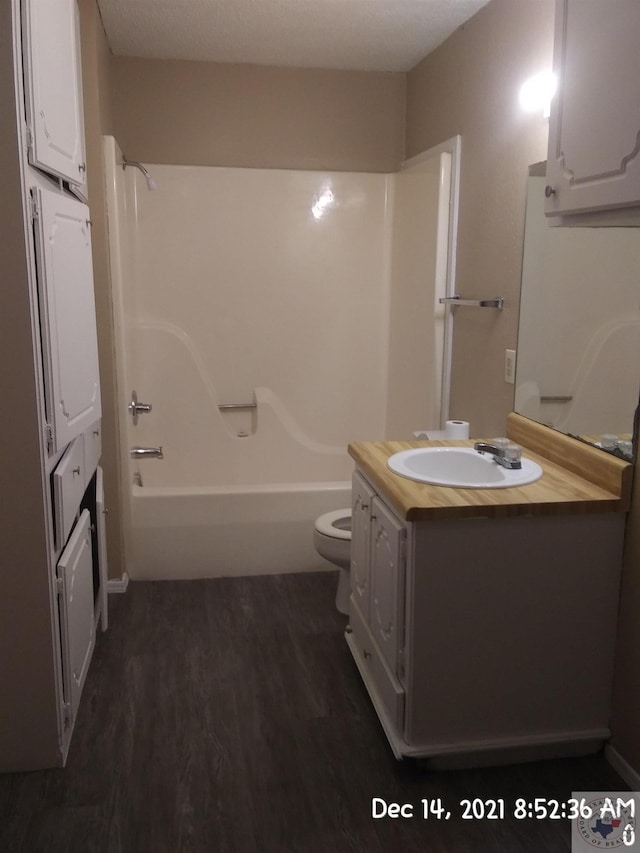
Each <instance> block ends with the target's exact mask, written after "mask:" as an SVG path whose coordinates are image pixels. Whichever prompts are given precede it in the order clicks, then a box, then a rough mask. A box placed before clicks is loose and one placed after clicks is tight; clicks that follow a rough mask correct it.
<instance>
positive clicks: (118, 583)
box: [107, 572, 129, 593]
mask: <svg viewBox="0 0 640 853" xmlns="http://www.w3.org/2000/svg"><path fill="white" fill-rule="evenodd" d="M128 586H129V575H128V574H127V573H126V572H125V573H124V574H123V575H122V577H121V578H120V580H109V581H107V592H108V593H121V592H126V591H127V587H128Z"/></svg>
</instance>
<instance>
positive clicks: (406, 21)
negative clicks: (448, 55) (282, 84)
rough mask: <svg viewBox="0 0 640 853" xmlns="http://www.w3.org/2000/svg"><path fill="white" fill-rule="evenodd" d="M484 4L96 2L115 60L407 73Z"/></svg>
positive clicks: (435, 0)
mask: <svg viewBox="0 0 640 853" xmlns="http://www.w3.org/2000/svg"><path fill="white" fill-rule="evenodd" d="M487 2H489V0H98V5H99V7H100V12H101V14H102V20H103V23H104V28H105V32H106V34H107V40H108V42H109V45H110V47H111V50H112V51H113V53H114V54H116V55H117V56H139V57H144V58H147V59H191V60H198V61H203V62H247V63H253V64H257V65H275V66H296V67H302V68H305V67H306V68H337V69H351V70H361V71H409V70H410V69H411V68H413V67H414V65H416V64H417V63H418V62H419V61H420V60H421V59H422V58H423V57H424V56H426V55H427V54H428V53H430V52H431V51H432V50H434V49H435V48H436V47H437V46H438V45H439V44H442V42H443V41H445V39H446V38H448V36H450V35H451V33H452V32H454V30H456V29H457V28H458V27H459V26H460V25H461V24H463V23H464V22H465V21H467V20H468V19H469V18H471V17H472V16H473V15H475V13H476V12H477V11H478V10H479V9H480V8H481V7H482V6H484V5H485V4H486V3H487Z"/></svg>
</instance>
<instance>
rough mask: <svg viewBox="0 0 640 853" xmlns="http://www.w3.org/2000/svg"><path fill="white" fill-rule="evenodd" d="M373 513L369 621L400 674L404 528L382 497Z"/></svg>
mask: <svg viewBox="0 0 640 853" xmlns="http://www.w3.org/2000/svg"><path fill="white" fill-rule="evenodd" d="M372 509H373V512H372V517H371V614H370V618H369V624H370V627H371V633H372V635H373V638H374V640H375V641H376V643H377V644H378V646H379V648H380V651H381V652H382V655H383V657H384V659H385V660H386V662H387V664H388V666H389V668H390V669H391V671H392V672H393V673H394V675H397V674H398V657H399V653H400V651H401V650H402V648H403V645H404V559H403V544H404V536H405V528H404V526H403V525H402V523H401V522H400V521H399V519H397V518H396V517H395V516H394V515H392V514H391V513H390V512H389V510H388V509H387V508H386V507H385V505H384V504H383V503H382V502H381V501H380V500H379V498H374V499H373V504H372Z"/></svg>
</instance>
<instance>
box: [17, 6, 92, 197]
mask: <svg viewBox="0 0 640 853" xmlns="http://www.w3.org/2000/svg"><path fill="white" fill-rule="evenodd" d="M22 25H23V31H22V32H23V45H22V47H23V51H24V57H25V61H24V89H25V107H26V116H27V141H28V154H27V156H28V160H29V163H30V164H31V165H33V166H37V167H38V168H40V169H43V170H44V171H45V172H47V173H50V174H52V175H56V176H57V177H59V178H62V179H63V180H66V181H68V182H69V183H70V184H71V186H72V188H75V189H77V190H80V191H81V194H82V195H83V197H85V198H86V194H85V193H84V186H85V180H86V171H87V170H86V163H85V143H84V119H83V109H82V79H81V65H80V50H79V44H80V41H79V31H78V28H79V23H78V10H77V6H76V3H75V0H23V4H22Z"/></svg>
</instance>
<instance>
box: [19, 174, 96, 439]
mask: <svg viewBox="0 0 640 853" xmlns="http://www.w3.org/2000/svg"><path fill="white" fill-rule="evenodd" d="M35 196H36V198H37V206H38V211H39V212H38V216H37V217H36V220H35V221H36V256H37V275H38V288H39V293H40V310H41V325H42V336H43V344H44V345H43V358H44V362H45V364H44V367H45V388H46V397H47V417H48V418H49V419H50V421H51V426H52V428H53V433H54V450H57V449H61V448H63V447H64V446H65V445H66V444H68V443H69V442H70V441H71V440H72V439H73V438H75V437H76V435H79V434H80V433H81V432H83V431H84V430H85V429H87V428H88V427H89V426H90V425H91V424H93V423H94V422H95V421H96V420H97V419H98V418H99V417H100V415H101V407H100V379H99V371H98V341H97V334H96V315H95V304H94V295H93V266H92V261H91V235H90V232H89V227H90V226H89V208H88V207H87V206H86V205H84V204H82V203H81V202H79V201H76V200H75V199H71V198H69V197H67V196H63V195H61V194H57V193H54V192H50V191H48V190H42V189H37V190H35Z"/></svg>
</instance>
